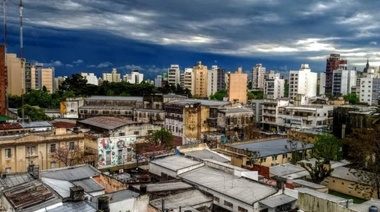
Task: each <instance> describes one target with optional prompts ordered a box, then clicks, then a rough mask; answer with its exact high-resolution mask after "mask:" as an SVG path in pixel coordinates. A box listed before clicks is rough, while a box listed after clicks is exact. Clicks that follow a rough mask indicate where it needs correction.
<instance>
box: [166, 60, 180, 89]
mask: <svg viewBox="0 0 380 212" xmlns="http://www.w3.org/2000/svg"><path fill="white" fill-rule="evenodd" d="M180 76H181V71H180V70H179V65H171V66H170V68H169V69H168V84H169V85H174V86H177V85H178V84H180Z"/></svg>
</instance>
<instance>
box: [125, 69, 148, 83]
mask: <svg viewBox="0 0 380 212" xmlns="http://www.w3.org/2000/svg"><path fill="white" fill-rule="evenodd" d="M123 80H124V81H126V82H129V83H131V84H140V83H141V82H142V81H144V74H143V73H140V72H139V71H138V70H133V71H132V72H131V73H130V74H125V75H124V76H123Z"/></svg>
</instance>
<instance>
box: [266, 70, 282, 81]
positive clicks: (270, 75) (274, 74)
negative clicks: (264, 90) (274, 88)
mask: <svg viewBox="0 0 380 212" xmlns="http://www.w3.org/2000/svg"><path fill="white" fill-rule="evenodd" d="M274 78H279V79H281V74H280V73H277V72H275V71H273V70H270V71H269V72H268V73H265V74H264V79H274Z"/></svg>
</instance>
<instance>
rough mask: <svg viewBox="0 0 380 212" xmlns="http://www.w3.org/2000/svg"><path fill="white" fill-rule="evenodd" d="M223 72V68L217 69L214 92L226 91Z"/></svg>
mask: <svg viewBox="0 0 380 212" xmlns="http://www.w3.org/2000/svg"><path fill="white" fill-rule="evenodd" d="M225 72H226V71H225V70H224V69H223V68H219V67H218V69H217V75H218V76H217V84H216V90H217V91H219V90H223V89H226V77H225Z"/></svg>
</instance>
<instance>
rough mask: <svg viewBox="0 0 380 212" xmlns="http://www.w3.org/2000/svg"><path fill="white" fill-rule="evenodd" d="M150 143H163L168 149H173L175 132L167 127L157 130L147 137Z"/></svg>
mask: <svg viewBox="0 0 380 212" xmlns="http://www.w3.org/2000/svg"><path fill="white" fill-rule="evenodd" d="M146 139H147V141H148V142H149V143H152V144H154V145H161V146H163V147H165V148H166V149H172V148H173V147H174V143H173V134H172V132H171V131H169V130H167V129H166V128H162V129H160V130H156V131H154V132H152V133H151V134H149V135H148V136H147V137H146Z"/></svg>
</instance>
